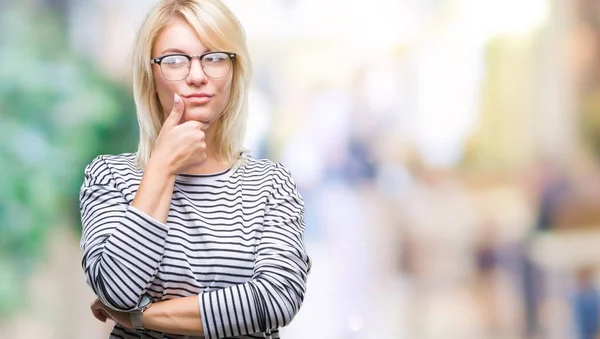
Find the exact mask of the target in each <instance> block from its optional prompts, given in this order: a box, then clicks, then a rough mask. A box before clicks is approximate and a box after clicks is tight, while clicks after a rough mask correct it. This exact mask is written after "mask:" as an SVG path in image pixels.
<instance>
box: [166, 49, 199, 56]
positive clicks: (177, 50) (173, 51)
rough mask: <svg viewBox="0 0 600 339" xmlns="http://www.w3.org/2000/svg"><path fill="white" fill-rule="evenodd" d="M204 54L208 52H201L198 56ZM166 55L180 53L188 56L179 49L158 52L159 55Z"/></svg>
mask: <svg viewBox="0 0 600 339" xmlns="http://www.w3.org/2000/svg"><path fill="white" fill-rule="evenodd" d="M206 52H208V50H204V51H203V52H202V53H200V54H203V53H206ZM166 53H180V54H188V53H187V52H185V51H184V50H182V49H179V48H167V49H165V50H164V51H162V52H160V55H165V54H166Z"/></svg>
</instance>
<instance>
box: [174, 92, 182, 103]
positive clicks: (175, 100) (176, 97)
mask: <svg viewBox="0 0 600 339" xmlns="http://www.w3.org/2000/svg"><path fill="white" fill-rule="evenodd" d="M179 100H181V98H180V97H179V95H177V93H175V95H174V96H173V101H174V102H175V103H176V104H178V103H179Z"/></svg>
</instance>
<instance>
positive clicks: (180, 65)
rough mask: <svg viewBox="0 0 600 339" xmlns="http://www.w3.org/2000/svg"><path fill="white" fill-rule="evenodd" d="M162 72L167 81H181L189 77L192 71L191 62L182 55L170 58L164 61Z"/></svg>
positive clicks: (161, 66) (161, 67) (162, 62)
mask: <svg viewBox="0 0 600 339" xmlns="http://www.w3.org/2000/svg"><path fill="white" fill-rule="evenodd" d="M160 70H161V71H162V74H163V76H164V77H165V79H167V80H170V81H177V80H181V79H184V78H185V77H187V75H188V73H189V71H190V61H189V60H188V58H186V57H184V56H182V55H172V56H168V57H166V58H164V59H162V61H161V63H160Z"/></svg>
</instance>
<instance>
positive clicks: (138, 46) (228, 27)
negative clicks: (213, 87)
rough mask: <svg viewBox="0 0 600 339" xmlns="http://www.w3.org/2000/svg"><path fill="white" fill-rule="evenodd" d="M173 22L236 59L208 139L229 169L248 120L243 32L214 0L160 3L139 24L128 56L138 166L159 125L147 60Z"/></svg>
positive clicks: (146, 156)
mask: <svg viewBox="0 0 600 339" xmlns="http://www.w3.org/2000/svg"><path fill="white" fill-rule="evenodd" d="M172 18H180V19H183V20H184V21H186V22H187V23H188V24H189V25H190V26H191V27H192V28H193V29H194V30H195V31H196V32H197V33H198V37H199V39H200V41H201V42H202V44H203V45H204V46H206V48H208V49H209V50H224V51H228V52H233V53H236V54H237V56H236V58H235V59H234V60H233V66H232V71H233V78H232V84H231V96H230V98H229V102H228V103H227V105H226V107H225V110H224V111H223V113H222V114H221V116H220V118H219V123H218V124H217V125H216V130H215V134H214V135H215V139H214V140H213V142H214V146H215V150H216V153H217V155H218V156H219V157H220V158H221V160H223V161H224V162H225V163H226V164H228V165H232V164H233V163H234V162H235V161H236V159H237V158H238V156H239V154H240V152H242V144H243V140H244V135H245V132H246V120H247V115H248V86H249V83H250V77H251V65H250V59H249V55H248V49H247V46H246V35H245V33H244V29H243V27H242V25H241V24H240V22H239V20H238V19H237V18H236V16H235V15H234V14H233V13H232V12H231V11H230V10H229V9H228V8H227V7H226V6H225V5H224V4H223V3H221V2H220V1H219V0H165V1H160V2H159V3H158V4H157V5H156V6H155V7H154V8H153V9H152V11H151V12H150V13H149V14H148V16H147V17H146V19H145V20H144V22H143V23H142V26H141V27H140V29H139V31H138V33H137V36H136V39H135V42H134V46H133V51H132V58H133V96H134V99H135V105H136V111H137V118H138V123H139V128H140V141H139V145H138V150H137V156H136V161H137V163H138V166H139V167H140V168H142V169H144V168H145V167H146V165H147V163H148V160H149V159H150V156H151V154H152V150H153V148H154V143H155V141H156V138H157V137H158V133H159V132H160V129H161V127H162V124H163V122H164V112H163V111H162V106H161V104H160V101H159V99H158V95H157V94H156V90H155V85H154V78H153V74H152V67H151V63H150V61H151V58H152V47H153V46H154V42H155V40H156V38H157V37H158V35H159V34H160V32H161V31H162V30H163V29H164V28H165V26H166V25H167V24H168V22H169V20H171V19H172Z"/></svg>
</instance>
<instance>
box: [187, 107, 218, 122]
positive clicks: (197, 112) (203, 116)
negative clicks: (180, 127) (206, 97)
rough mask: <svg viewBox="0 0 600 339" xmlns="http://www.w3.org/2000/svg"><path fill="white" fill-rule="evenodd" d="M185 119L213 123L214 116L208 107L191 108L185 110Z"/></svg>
mask: <svg viewBox="0 0 600 339" xmlns="http://www.w3.org/2000/svg"><path fill="white" fill-rule="evenodd" d="M184 119H185V120H186V121H200V122H211V121H212V120H213V114H212V111H211V110H210V109H209V108H208V107H191V108H186V109H185V115H184Z"/></svg>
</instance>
